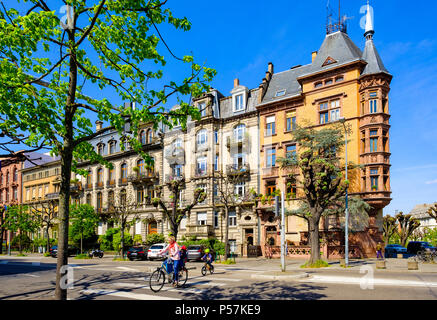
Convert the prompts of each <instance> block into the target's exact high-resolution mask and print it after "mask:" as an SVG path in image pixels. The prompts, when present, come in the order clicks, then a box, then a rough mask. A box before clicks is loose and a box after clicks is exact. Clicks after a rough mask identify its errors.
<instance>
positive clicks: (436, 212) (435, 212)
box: [426, 203, 437, 221]
mask: <svg viewBox="0 0 437 320" xmlns="http://www.w3.org/2000/svg"><path fill="white" fill-rule="evenodd" d="M426 213H428V214H429V216H430V217H431V218H433V219H434V220H435V221H437V203H434V206H432V207H430V208H429V209H428V211H426Z"/></svg>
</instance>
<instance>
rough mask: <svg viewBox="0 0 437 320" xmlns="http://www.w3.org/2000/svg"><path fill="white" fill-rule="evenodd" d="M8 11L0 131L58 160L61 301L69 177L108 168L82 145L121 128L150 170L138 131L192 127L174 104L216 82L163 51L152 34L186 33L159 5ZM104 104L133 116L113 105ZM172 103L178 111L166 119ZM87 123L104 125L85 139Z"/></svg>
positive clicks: (1, 23)
mask: <svg viewBox="0 0 437 320" xmlns="http://www.w3.org/2000/svg"><path fill="white" fill-rule="evenodd" d="M15 4H16V3H15V2H10V3H8V4H4V3H3V2H2V5H1V7H0V117H1V119H2V121H1V123H0V131H2V132H7V133H12V134H13V135H14V136H17V135H18V134H20V133H24V134H25V137H26V139H25V140H23V141H21V143H23V144H24V145H26V146H29V147H33V146H39V144H40V143H44V144H45V145H47V146H49V147H50V148H52V152H53V153H54V154H55V155H58V156H60V161H61V185H60V192H59V217H58V218H59V221H60V224H59V239H58V255H57V272H56V290H55V299H58V300H66V299H67V289H65V288H62V287H61V278H62V277H63V276H64V275H65V273H66V271H64V272H62V273H61V268H62V267H63V266H66V265H68V254H67V246H68V226H69V200H70V179H71V172H72V171H74V172H77V173H80V174H82V175H86V173H85V172H84V171H81V170H78V169H77V162H78V161H80V160H89V161H91V162H100V163H103V164H105V165H107V166H108V167H111V165H110V164H108V163H107V162H105V161H104V160H103V158H102V156H100V155H98V154H97V153H96V152H95V150H94V149H93V147H92V145H91V144H90V143H89V141H90V140H91V139H93V138H94V137H96V136H98V135H100V134H102V133H105V132H107V131H109V130H117V131H118V132H119V134H120V135H122V136H123V135H125V128H126V127H125V123H126V122H127V121H129V123H130V125H129V131H130V132H131V133H132V134H130V135H125V136H127V139H128V141H129V144H130V145H131V147H133V148H134V149H135V150H136V151H137V152H138V153H140V154H141V155H142V156H143V157H144V158H145V159H146V160H148V161H150V157H149V156H148V155H146V154H145V153H144V152H142V150H141V145H140V143H139V141H138V140H137V136H138V130H139V125H140V124H141V123H145V122H148V123H153V125H154V128H155V129H157V128H158V124H159V123H164V124H165V125H168V126H169V127H171V126H173V125H174V124H176V123H180V124H181V125H182V127H185V125H186V119H187V117H189V116H191V117H193V119H199V118H200V114H199V111H198V110H197V109H196V108H194V107H193V106H190V105H189V103H186V102H184V101H183V100H184V98H185V97H190V96H192V97H197V96H200V95H201V94H202V93H203V92H206V91H208V90H209V85H208V83H209V82H210V81H211V80H212V78H213V77H214V75H215V73H216V72H215V70H213V69H210V68H207V67H204V66H201V65H199V64H196V63H195V62H194V58H193V56H192V55H185V56H183V57H178V56H177V55H175V54H174V53H173V52H172V51H171V49H170V46H169V44H168V43H166V42H165V39H164V37H163V33H162V32H160V29H161V26H162V25H164V26H165V27H167V26H170V27H173V28H174V29H176V30H180V31H188V30H189V29H190V26H191V23H190V22H189V20H188V19H187V18H177V17H175V16H173V14H172V12H171V10H170V9H169V8H167V7H166V6H167V0H163V1H160V0H66V1H60V0H59V1H50V2H49V3H48V2H47V1H43V0H23V1H22V3H20V6H19V7H18V5H17V7H16V8H11V7H10V6H14V5H15ZM60 12H62V13H61V14H59V13H60ZM64 12H66V14H64ZM58 15H59V16H58ZM187 50H188V48H187ZM164 53H165V54H164ZM167 57H170V58H171V59H174V60H175V61H176V62H180V69H181V70H186V76H185V77H184V78H183V79H173V80H170V81H168V82H167V81H164V80H163V76H164V74H165V69H164V67H165V65H166V63H167ZM111 94H112V95H115V96H117V97H118V99H119V100H120V101H124V102H126V101H129V102H135V103H136V108H131V107H127V106H125V104H121V103H120V104H121V106H119V105H116V104H115V103H113V102H111V101H109V100H108V99H107V97H108V96H110V95H111ZM171 96H175V97H177V99H178V104H179V105H180V108H179V109H177V110H174V111H167V108H166V103H167V101H168V99H169V98H170V97H171ZM92 118H97V119H98V120H100V121H103V122H106V123H107V124H108V125H107V126H106V127H104V128H103V129H101V130H98V131H97V132H94V130H93V129H94V126H93V124H92V123H91V121H90V119H92ZM123 148H124V147H123ZM64 270H65V269H64Z"/></svg>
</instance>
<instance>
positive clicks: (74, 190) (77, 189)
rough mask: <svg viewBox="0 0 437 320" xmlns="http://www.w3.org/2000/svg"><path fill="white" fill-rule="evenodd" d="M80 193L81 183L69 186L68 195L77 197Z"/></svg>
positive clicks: (81, 189)
mask: <svg viewBox="0 0 437 320" xmlns="http://www.w3.org/2000/svg"><path fill="white" fill-rule="evenodd" d="M81 191H83V186H82V183H79V182H78V183H74V184H71V185H70V194H71V195H78V194H79V193H80V192H81Z"/></svg>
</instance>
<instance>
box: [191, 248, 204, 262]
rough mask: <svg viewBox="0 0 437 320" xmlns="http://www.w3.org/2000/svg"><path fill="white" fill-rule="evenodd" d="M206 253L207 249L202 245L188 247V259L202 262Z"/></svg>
mask: <svg viewBox="0 0 437 320" xmlns="http://www.w3.org/2000/svg"><path fill="white" fill-rule="evenodd" d="M204 251H205V247H204V246H202V245H191V246H188V247H187V259H188V261H190V260H195V261H200V260H201V259H202V257H203V255H204V254H205V253H204Z"/></svg>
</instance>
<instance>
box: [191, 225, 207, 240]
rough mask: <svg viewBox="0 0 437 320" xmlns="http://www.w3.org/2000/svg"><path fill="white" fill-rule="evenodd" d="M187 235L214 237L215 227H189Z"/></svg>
mask: <svg viewBox="0 0 437 320" xmlns="http://www.w3.org/2000/svg"><path fill="white" fill-rule="evenodd" d="M187 234H188V235H190V236H198V237H209V236H213V235H214V227H213V226H211V225H187Z"/></svg>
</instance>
